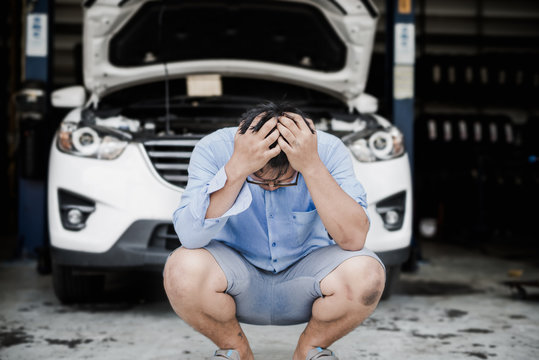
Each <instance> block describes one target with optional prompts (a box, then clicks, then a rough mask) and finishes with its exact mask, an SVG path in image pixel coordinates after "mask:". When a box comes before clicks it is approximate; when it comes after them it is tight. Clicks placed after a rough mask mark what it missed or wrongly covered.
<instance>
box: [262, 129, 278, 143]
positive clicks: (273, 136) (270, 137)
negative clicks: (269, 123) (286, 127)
mask: <svg viewBox="0 0 539 360" xmlns="http://www.w3.org/2000/svg"><path fill="white" fill-rule="evenodd" d="M280 135H281V134H279V131H278V130H277V129H275V131H273V132H272V133H271V134H269V135H268V136H267V137H266V138H265V139H264V146H267V147H269V146H270V145H271V144H273V143H274V142H275V141H276V140H277V139H278V138H279V136H280Z"/></svg>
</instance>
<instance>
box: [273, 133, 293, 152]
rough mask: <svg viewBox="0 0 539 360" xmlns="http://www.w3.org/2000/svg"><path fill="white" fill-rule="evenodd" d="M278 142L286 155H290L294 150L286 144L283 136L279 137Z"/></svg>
mask: <svg viewBox="0 0 539 360" xmlns="http://www.w3.org/2000/svg"><path fill="white" fill-rule="evenodd" d="M277 142H278V144H279V146H280V147H281V150H283V151H284V153H285V154H288V153H290V151H291V150H292V148H291V147H290V145H289V144H288V143H287V142H286V140H285V139H284V138H283V137H282V136H279V139H277Z"/></svg>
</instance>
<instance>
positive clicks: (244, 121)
mask: <svg viewBox="0 0 539 360" xmlns="http://www.w3.org/2000/svg"><path fill="white" fill-rule="evenodd" d="M286 112H289V113H295V114H298V115H300V116H301V117H302V118H303V121H305V123H306V124H307V126H309V128H310V125H309V123H308V122H307V120H305V119H306V118H307V115H306V114H305V113H304V112H303V111H301V110H300V109H298V108H297V107H295V106H294V105H292V104H291V103H287V102H282V103H274V102H271V101H267V102H264V103H261V104H258V105H256V106H254V107H253V108H251V109H249V110H247V111H246V112H244V113H243V114H242V115H241V118H240V125H239V133H240V134H245V133H246V132H247V130H251V131H252V132H257V131H258V130H260V128H262V126H264V124H265V123H266V122H267V121H268V120H270V119H271V118H274V117H275V118H276V117H279V116H283V115H284V113H286ZM260 114H263V115H262V116H261V117H260V120H259V121H258V122H257V123H256V124H253V121H254V120H255V119H256V117H257V116H258V115H260ZM274 131H277V126H276V127H274V128H273V129H272V130H271V131H270V132H269V133H268V135H269V134H271V133H272V132H274ZM311 131H314V130H313V129H311ZM276 145H277V141H275V142H274V143H273V144H271V145H270V149H273V148H274V147H275V146H276ZM268 165H269V166H270V167H271V168H272V169H275V170H276V174H277V175H276V176H275V179H277V178H278V177H280V176H281V175H283V174H285V173H286V172H287V171H288V168H289V167H290V163H289V162H288V158H287V157H286V154H285V153H284V151H282V150H281V152H280V153H279V155H277V156H275V157H274V158H272V159H271V160H270V161H268Z"/></svg>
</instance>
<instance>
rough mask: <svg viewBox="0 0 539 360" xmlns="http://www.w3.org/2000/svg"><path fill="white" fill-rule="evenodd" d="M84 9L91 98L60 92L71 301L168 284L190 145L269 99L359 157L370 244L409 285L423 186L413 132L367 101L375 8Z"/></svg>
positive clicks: (316, 2)
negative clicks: (166, 268)
mask: <svg viewBox="0 0 539 360" xmlns="http://www.w3.org/2000/svg"><path fill="white" fill-rule="evenodd" d="M85 4H86V5H85V8H84V32H83V36H84V38H83V49H84V57H83V59H84V67H83V68H84V87H83V86H73V87H69V88H64V89H60V90H57V91H55V92H54V93H53V94H52V103H53V105H54V106H56V107H63V108H72V109H71V110H70V112H69V113H68V114H67V116H66V117H65V118H64V119H63V120H62V122H61V124H60V126H59V129H58V131H57V133H56V136H55V138H54V141H53V144H52V149H51V154H50V162H49V179H48V222H49V231H50V241H51V256H52V262H53V282H54V287H55V291H56V294H57V296H58V298H59V299H60V300H61V301H64V302H76V301H82V300H87V299H88V298H89V297H90V296H91V295H95V294H97V293H98V292H99V290H100V289H101V288H102V286H103V278H104V277H103V274H106V273H107V272H109V271H112V270H122V269H125V270H128V269H134V268H136V269H148V270H151V269H155V270H161V269H162V268H163V265H164V263H165V260H166V258H167V255H168V254H169V253H170V251H171V250H172V249H174V248H176V247H178V246H179V245H180V244H181V239H179V240H178V238H177V236H176V234H175V232H174V230H173V227H172V224H171V218H172V213H173V211H174V210H175V209H176V207H177V206H178V204H179V202H180V198H181V196H182V193H183V191H184V188H185V185H186V183H187V180H188V172H187V166H188V163H189V158H190V154H191V152H192V150H193V147H194V146H195V144H196V143H197V141H198V140H199V139H200V138H202V137H203V136H204V135H206V134H208V133H210V132H212V131H214V130H216V129H219V128H222V127H225V126H235V125H237V124H238V120H239V116H240V115H241V114H242V113H243V112H244V111H245V110H246V109H247V108H249V107H251V106H253V105H255V104H258V103H260V102H262V101H264V100H277V101H278V100H287V101H290V102H292V103H294V104H295V105H296V106H298V107H299V108H301V109H302V110H304V111H305V112H306V113H307V114H309V115H310V116H311V117H312V119H313V120H314V121H315V123H316V126H317V127H318V128H319V129H321V130H325V131H327V132H330V133H333V134H335V135H337V136H339V137H341V138H342V140H343V141H344V143H345V144H347V145H348V148H349V150H350V155H351V157H352V158H353V163H354V168H355V172H356V174H357V177H358V179H359V180H360V181H361V183H362V184H363V186H364V187H365V189H366V191H367V195H368V203H369V215H370V218H371V227H370V230H369V234H368V237H367V245H366V246H367V247H369V248H371V249H372V250H374V251H375V252H376V253H377V254H378V255H379V256H380V257H381V258H382V259H383V260H384V262H385V264H386V266H387V268H388V270H389V274H388V278H389V279H390V280H392V279H394V278H395V277H397V276H398V273H399V271H398V270H399V269H400V266H401V264H402V263H403V262H405V261H406V260H407V259H408V254H409V248H410V241H411V233H412V226H411V223H412V221H411V220H412V206H411V202H412V186H411V175H410V166H409V160H408V156H407V153H406V151H405V149H404V145H403V138H402V134H401V132H400V131H399V130H398V129H397V128H396V127H394V126H393V125H392V124H391V123H390V122H389V121H387V120H385V119H383V118H382V117H380V116H379V115H377V114H376V111H377V100H376V99H375V98H373V97H372V96H369V95H367V94H365V93H364V88H365V83H366V79H367V74H368V69H369V61H370V58H371V52H372V46H373V41H374V35H375V29H376V22H377V16H378V15H377V10H376V9H375V8H374V6H373V5H372V3H371V2H370V0H332V1H320V0H286V1H279V0H258V1H253V0H236V1H232V0H229V1H215V0H207V1H206V0H189V1H187V0H185V1H183V0H178V1H175V2H162V1H149V0H131V1H125V0H96V1H88V2H85ZM390 292H391V281H389V283H388V285H387V288H386V293H385V294H386V295H385V296H386V297H387V295H388V294H389V293H390Z"/></svg>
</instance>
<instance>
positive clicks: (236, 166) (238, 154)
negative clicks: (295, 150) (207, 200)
mask: <svg viewBox="0 0 539 360" xmlns="http://www.w3.org/2000/svg"><path fill="white" fill-rule="evenodd" d="M261 117H262V114H261V115H259V116H257V117H256V118H255V119H254V120H253V124H256V123H257V122H258V121H260V118H261ZM276 124H277V119H276V118H272V119H270V120H268V121H267V122H266V123H265V124H264V125H263V126H262V128H260V130H259V131H257V132H253V131H252V130H251V129H248V130H247V131H246V132H245V134H240V133H239V130H238V132H237V133H236V136H235V137H234V152H233V153H232V157H231V158H230V160H229V161H228V164H227V165H226V172H227V176H230V177H233V178H242V179H244V180H245V178H246V177H247V176H249V175H251V174H252V173H254V172H256V171H258V170H260V169H262V168H263V167H264V165H266V164H267V163H268V161H270V159H272V158H274V157H275V156H277V155H279V153H280V152H281V147H280V146H279V144H277V145H276V146H275V147H274V148H273V149H270V145H271V144H273V143H274V142H275V141H276V140H277V139H278V138H279V131H274V132H272V133H271V134H269V133H270V131H271V129H273V128H274V127H275V125H276ZM268 134H269V135H268ZM266 136H267V137H266Z"/></svg>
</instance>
